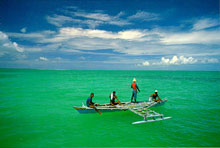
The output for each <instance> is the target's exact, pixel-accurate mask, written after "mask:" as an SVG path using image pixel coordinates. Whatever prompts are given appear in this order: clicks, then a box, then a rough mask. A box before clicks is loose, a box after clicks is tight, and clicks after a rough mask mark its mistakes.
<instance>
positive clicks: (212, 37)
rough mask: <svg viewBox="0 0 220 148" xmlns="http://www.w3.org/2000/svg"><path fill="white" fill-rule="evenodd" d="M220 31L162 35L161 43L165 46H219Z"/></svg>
mask: <svg viewBox="0 0 220 148" xmlns="http://www.w3.org/2000/svg"><path fill="white" fill-rule="evenodd" d="M219 34H220V30H213V31H193V32H188V33H185V32H184V33H183V32H177V33H172V32H169V33H162V34H161V35H163V37H162V38H161V42H162V43H164V44H213V43H216V44H219V43H220V35H219Z"/></svg>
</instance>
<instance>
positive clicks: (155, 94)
mask: <svg viewBox="0 0 220 148" xmlns="http://www.w3.org/2000/svg"><path fill="white" fill-rule="evenodd" d="M157 92H158V91H157V90H155V92H154V93H153V94H152V95H150V97H152V98H153V101H155V102H159V101H163V100H162V99H160V97H159V96H158V93H157ZM157 98H158V99H157Z"/></svg>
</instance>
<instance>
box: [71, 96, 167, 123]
mask: <svg viewBox="0 0 220 148" xmlns="http://www.w3.org/2000/svg"><path fill="white" fill-rule="evenodd" d="M165 102H167V99H163V101H160V102H154V101H141V102H138V103H136V104H135V103H131V102H123V103H121V104H122V105H115V106H112V105H110V104H103V105H97V106H96V108H97V109H98V110H99V111H100V112H114V111H127V110H129V111H131V112H133V113H135V114H136V115H139V116H141V117H143V118H144V120H142V121H136V122H133V123H132V124H140V123H146V122H154V121H161V120H166V119H170V118H171V117H164V115H163V114H160V113H157V112H155V111H153V110H150V109H149V108H150V107H156V106H160V105H164V104H165ZM73 108H74V109H76V110H77V111H78V112H79V113H81V114H86V113H96V111H95V110H94V109H93V108H90V107H87V106H85V105H84V104H82V107H76V106H73Z"/></svg>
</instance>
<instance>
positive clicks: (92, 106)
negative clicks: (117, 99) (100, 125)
mask: <svg viewBox="0 0 220 148" xmlns="http://www.w3.org/2000/svg"><path fill="white" fill-rule="evenodd" d="M90 107H91V108H93V109H94V110H95V111H97V112H98V113H99V114H100V115H101V114H102V112H100V111H99V110H98V109H97V108H96V107H95V106H94V105H91V106H90Z"/></svg>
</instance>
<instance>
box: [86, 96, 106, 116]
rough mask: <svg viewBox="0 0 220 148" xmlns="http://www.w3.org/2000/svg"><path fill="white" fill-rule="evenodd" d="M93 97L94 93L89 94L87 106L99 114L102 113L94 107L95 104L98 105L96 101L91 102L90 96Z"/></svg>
mask: <svg viewBox="0 0 220 148" xmlns="http://www.w3.org/2000/svg"><path fill="white" fill-rule="evenodd" d="M93 97H94V93H91V94H90V97H89V98H88V99H87V101H86V105H87V107H91V108H94V109H95V110H96V111H97V112H98V113H99V114H100V115H101V114H102V113H101V112H100V111H99V110H98V109H97V108H96V107H95V105H98V104H97V103H94V102H92V98H93Z"/></svg>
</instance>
